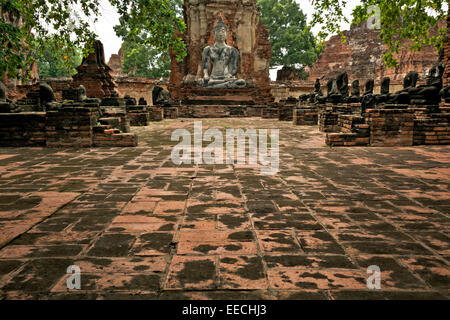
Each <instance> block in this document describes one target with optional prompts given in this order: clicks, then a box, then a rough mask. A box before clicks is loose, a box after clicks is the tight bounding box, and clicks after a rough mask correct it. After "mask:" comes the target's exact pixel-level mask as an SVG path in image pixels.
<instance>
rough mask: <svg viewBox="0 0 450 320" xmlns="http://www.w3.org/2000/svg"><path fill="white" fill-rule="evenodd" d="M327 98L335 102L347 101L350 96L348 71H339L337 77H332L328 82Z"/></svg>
mask: <svg viewBox="0 0 450 320" xmlns="http://www.w3.org/2000/svg"><path fill="white" fill-rule="evenodd" d="M327 88H328V96H327V100H328V101H330V102H334V103H339V102H345V101H346V99H347V98H348V76H347V72H345V71H339V72H338V73H337V75H336V79H331V80H330V81H328V84H327Z"/></svg>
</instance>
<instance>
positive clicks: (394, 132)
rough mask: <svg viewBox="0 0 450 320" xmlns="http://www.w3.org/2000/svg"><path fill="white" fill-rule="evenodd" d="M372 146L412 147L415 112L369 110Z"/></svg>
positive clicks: (368, 121)
mask: <svg viewBox="0 0 450 320" xmlns="http://www.w3.org/2000/svg"><path fill="white" fill-rule="evenodd" d="M367 118H368V120H367V123H368V124H369V126H370V145H371V146H374V147H377V146H381V147H386V146H412V145H413V135H414V111H413V110H404V109H369V110H367Z"/></svg>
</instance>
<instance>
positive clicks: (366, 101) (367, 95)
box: [361, 79, 376, 116]
mask: <svg viewBox="0 0 450 320" xmlns="http://www.w3.org/2000/svg"><path fill="white" fill-rule="evenodd" d="M373 87H374V81H373V79H369V80H367V81H366V84H365V85H364V95H363V97H362V99H361V115H362V116H364V115H365V113H366V110H367V109H370V108H373V107H375V104H376V99H375V96H374V94H373Z"/></svg>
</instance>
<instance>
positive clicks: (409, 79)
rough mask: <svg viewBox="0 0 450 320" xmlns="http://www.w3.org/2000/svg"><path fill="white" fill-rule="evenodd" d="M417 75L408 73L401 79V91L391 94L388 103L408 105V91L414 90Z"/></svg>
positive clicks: (409, 100) (411, 72)
mask: <svg viewBox="0 0 450 320" xmlns="http://www.w3.org/2000/svg"><path fill="white" fill-rule="evenodd" d="M418 79H419V74H418V73H417V72H416V71H410V72H408V74H407V75H406V77H405V78H404V79H403V89H402V90H400V91H397V92H396V93H394V94H392V95H391V96H390V98H389V101H388V102H389V103H393V104H409V103H410V102H411V98H410V96H409V90H410V89H411V88H415V87H416V84H417V80H418Z"/></svg>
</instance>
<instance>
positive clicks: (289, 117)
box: [278, 105, 295, 121]
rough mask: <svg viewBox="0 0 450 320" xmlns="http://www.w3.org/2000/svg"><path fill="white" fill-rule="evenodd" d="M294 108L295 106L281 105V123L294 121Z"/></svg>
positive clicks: (279, 113) (279, 115)
mask: <svg viewBox="0 0 450 320" xmlns="http://www.w3.org/2000/svg"><path fill="white" fill-rule="evenodd" d="M294 108H295V106H293V105H281V106H280V110H279V112H278V120H280V121H293V119H294Z"/></svg>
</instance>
